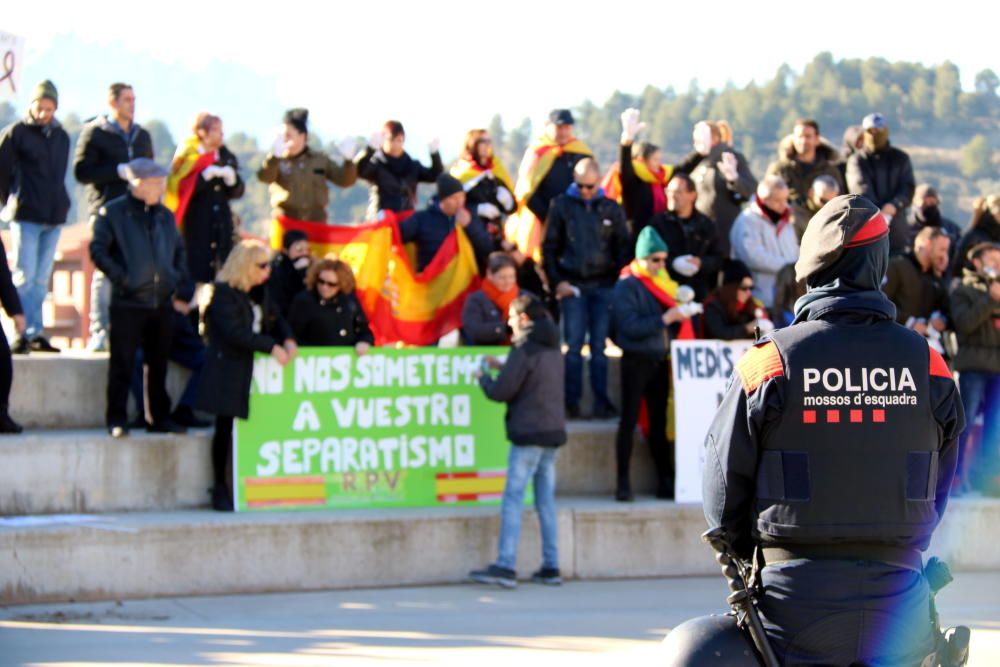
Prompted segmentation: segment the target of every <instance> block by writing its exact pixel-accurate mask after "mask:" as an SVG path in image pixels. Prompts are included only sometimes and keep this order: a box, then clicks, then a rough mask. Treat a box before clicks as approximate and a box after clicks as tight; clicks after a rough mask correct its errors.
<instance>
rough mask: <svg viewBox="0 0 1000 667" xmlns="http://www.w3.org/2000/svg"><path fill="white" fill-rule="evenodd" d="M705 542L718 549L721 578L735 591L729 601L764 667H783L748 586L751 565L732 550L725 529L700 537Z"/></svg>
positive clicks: (710, 531)
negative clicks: (769, 639) (765, 630)
mask: <svg viewBox="0 0 1000 667" xmlns="http://www.w3.org/2000/svg"><path fill="white" fill-rule="evenodd" d="M701 539H702V541H704V542H707V543H708V545H709V546H711V547H712V548H713V549H715V551H716V554H715V560H716V561H717V562H718V563H719V566H720V567H721V568H722V575H723V576H724V577H725V578H726V581H727V582H728V583H729V590H730V591H732V592H731V593H730V594H729V596H728V597H726V602H728V603H729V606H730V607H732V609H733V611H734V612H736V623H737V625H738V626H739V627H740V628H742V629H744V630H746V631H747V632H748V633H749V634H750V639H751V640H753V644H754V646H755V647H756V648H757V653H758V654H759V657H760V658H761V660H762V661H763V663H764V667H781V663H779V662H778V658H777V656H775V655H774V649H772V648H771V643H770V642H769V641H768V639H767V633H765V632H764V624H763V623H762V622H761V620H760V614H759V613H757V605H756V604H755V603H756V599H755V596H754V592H753V590H752V589H751V587H750V586H749V584H748V583H747V582H748V581H749V580H750V566H749V565H747V564H746V563H744V562H743V561H742V560H741V559H740V558H739V556H737V555H736V553H735V552H734V551H733V547H732V545H731V544H729V540H727V539H726V533H725V530H723V529H722V528H712V529H711V530H708V531H706V532H705V533H703V534H702V536H701Z"/></svg>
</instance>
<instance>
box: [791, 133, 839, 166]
mask: <svg viewBox="0 0 1000 667" xmlns="http://www.w3.org/2000/svg"><path fill="white" fill-rule="evenodd" d="M797 156H798V153H797V152H796V150H795V144H794V143H793V141H792V135H790V134H786V135H785V137H784V138H783V139H782V140H781V141H780V142H778V159H779V160H794V159H795V158H796V157H797ZM816 157H818V158H820V159H822V160H826V161H827V162H830V163H831V164H838V163H840V162H841V161H842V159H841V157H840V152H839V151H838V150H837V149H836V148H834V147H833V144H831V143H830V142H829V141H827V140H826V139H824V138H823V137H820V139H819V145H818V146H816Z"/></svg>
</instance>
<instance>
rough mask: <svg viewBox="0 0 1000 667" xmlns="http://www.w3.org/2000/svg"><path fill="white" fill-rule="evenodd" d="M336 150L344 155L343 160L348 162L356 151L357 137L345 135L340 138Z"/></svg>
mask: <svg viewBox="0 0 1000 667" xmlns="http://www.w3.org/2000/svg"><path fill="white" fill-rule="evenodd" d="M337 152H339V153H340V154H341V155H343V156H344V160H346V161H347V162H350V161H351V160H353V159H354V156H355V155H356V154H357V152H358V140H357V137H347V138H345V139H341V140H340V142H339V143H338V144H337Z"/></svg>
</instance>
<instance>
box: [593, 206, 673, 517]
mask: <svg viewBox="0 0 1000 667" xmlns="http://www.w3.org/2000/svg"><path fill="white" fill-rule="evenodd" d="M635 257H636V258H635V259H634V260H632V263H631V264H629V265H628V266H627V267H625V268H624V269H623V270H622V272H621V279H620V280H619V281H618V282H617V283H616V284H615V288H614V296H613V298H612V300H611V304H612V305H611V317H612V321H613V322H614V327H613V331H614V339H615V344H617V345H618V347H620V348H621V350H622V362H621V376H622V378H621V388H622V402H621V419H620V420H619V422H618V434H617V436H616V439H615V460H616V463H617V469H618V471H617V485H616V488H615V499H616V500H618V501H620V502H628V501H631V500H633V499H634V496H633V494H632V484H631V480H630V479H629V463H630V461H631V458H632V443H633V440H634V437H635V425H636V422H637V421H638V420H639V406H640V405H641V404H642V402H643V400H645V401H646V408H647V409H648V414H649V451H650V452H651V453H652V455H653V462H654V464H655V465H656V479H657V487H656V495H657V497H658V498H673V497H674V449H673V443H672V442H668V441H667V396H668V394H669V393H670V367H669V366H668V364H667V354H668V352H669V349H670V348H669V346H670V339H671V338H672V337H673V336H672V325H674V324H675V323H678V322H680V321H682V320H684V319H687V318H689V317H690V316H691V314H692V313H691V312H690V310H689V309H686V306H680V307H678V305H677V303H676V302H675V298H676V297H677V287H678V285H677V283H676V282H674V281H673V280H672V279H671V278H670V274H669V273H667V270H666V263H667V259H668V257H669V254H668V250H667V244H666V243H664V241H663V238H662V237H661V236H660V235H659V233H658V232H657V231H656V230H655V229H653V227H652V226H648V225H647V226H646V227H643V228H642V231H640V232H639V237H638V239H637V240H636V244H635Z"/></svg>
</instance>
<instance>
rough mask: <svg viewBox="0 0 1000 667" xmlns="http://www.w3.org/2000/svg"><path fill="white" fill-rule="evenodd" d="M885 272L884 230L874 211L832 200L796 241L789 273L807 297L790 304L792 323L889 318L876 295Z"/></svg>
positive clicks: (855, 201)
mask: <svg viewBox="0 0 1000 667" xmlns="http://www.w3.org/2000/svg"><path fill="white" fill-rule="evenodd" d="M888 267H889V227H888V225H887V224H886V222H885V218H883V217H882V214H881V212H880V211H879V208H878V207H877V206H875V204H873V203H871V202H870V201H869V200H867V199H865V198H864V197H861V196H858V195H841V196H839V197H835V198H834V199H832V200H831V201H829V202H828V203H827V204H826V205H825V206H824V207H823V208H821V209H820V210H819V211H818V212H817V213H816V215H814V216H813V217H812V219H811V220H810V221H809V225H808V226H807V227H806V231H805V234H803V236H802V244H801V254H800V256H799V261H798V262H797V263H796V264H795V271H796V275H797V278H798V279H799V280H805V282H806V287H807V292H806V294H805V296H803V297H801V298H800V299H799V300H798V301H797V302H796V303H795V320H796V321H802V320H811V319H816V318H818V317H822V316H823V315H825V314H827V313H829V312H831V311H833V310H838V311H844V310H851V311H864V312H865V313H867V314H869V315H874V316H875V317H879V318H881V317H885V318H894V317H895V315H896V307H895V306H894V305H893V303H892V302H891V301H889V299H888V297H886V296H885V294H884V293H883V292H882V289H881V285H882V280H883V279H884V278H885V273H886V270H887V269H888Z"/></svg>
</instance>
